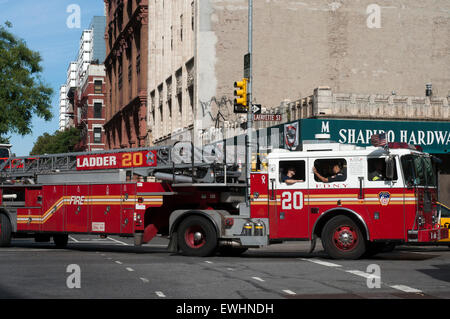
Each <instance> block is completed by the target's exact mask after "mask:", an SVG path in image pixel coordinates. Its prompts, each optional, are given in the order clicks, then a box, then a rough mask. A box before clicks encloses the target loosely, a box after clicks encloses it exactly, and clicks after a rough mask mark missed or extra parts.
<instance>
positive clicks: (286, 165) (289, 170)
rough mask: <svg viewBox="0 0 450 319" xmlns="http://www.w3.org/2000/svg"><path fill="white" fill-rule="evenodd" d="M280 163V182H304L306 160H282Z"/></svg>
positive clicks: (289, 183)
mask: <svg viewBox="0 0 450 319" xmlns="http://www.w3.org/2000/svg"><path fill="white" fill-rule="evenodd" d="M279 165H280V169H279V174H280V176H279V180H280V183H286V184H288V185H292V184H296V183H303V182H304V181H305V180H306V179H305V161H298V160H297V161H280V164H279ZM289 181H291V182H289ZM292 181H295V182H292Z"/></svg>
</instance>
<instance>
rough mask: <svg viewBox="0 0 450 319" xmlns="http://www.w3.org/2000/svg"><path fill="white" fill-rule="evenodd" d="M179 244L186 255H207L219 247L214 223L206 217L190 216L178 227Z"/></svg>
mask: <svg viewBox="0 0 450 319" xmlns="http://www.w3.org/2000/svg"><path fill="white" fill-rule="evenodd" d="M177 236H178V245H179V247H180V249H181V251H182V253H183V254H184V255H187V256H196V257H206V256H210V255H212V254H213V253H214V252H215V251H216V248H217V233H216V229H215V227H214V225H213V224H212V223H211V222H210V221H209V220H207V219H206V218H204V217H201V216H190V217H188V218H186V219H185V220H183V221H182V222H181V224H180V227H179V228H178V233H177Z"/></svg>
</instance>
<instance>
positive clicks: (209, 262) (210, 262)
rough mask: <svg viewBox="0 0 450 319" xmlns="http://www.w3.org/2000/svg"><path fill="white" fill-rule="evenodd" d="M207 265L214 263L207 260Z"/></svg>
mask: <svg viewBox="0 0 450 319" xmlns="http://www.w3.org/2000/svg"><path fill="white" fill-rule="evenodd" d="M205 263H207V264H212V263H213V262H212V261H209V260H207V261H205Z"/></svg>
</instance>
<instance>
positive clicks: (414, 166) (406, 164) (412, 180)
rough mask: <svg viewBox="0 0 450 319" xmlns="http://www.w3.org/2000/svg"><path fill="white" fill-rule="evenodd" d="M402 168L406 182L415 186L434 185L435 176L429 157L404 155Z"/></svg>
mask: <svg viewBox="0 0 450 319" xmlns="http://www.w3.org/2000/svg"><path fill="white" fill-rule="evenodd" d="M402 169H403V175H404V176H405V181H406V183H408V184H410V185H416V186H436V176H435V174H434V168H433V164H432V162H431V158H430V157H426V156H423V155H422V156H419V155H405V156H403V157H402Z"/></svg>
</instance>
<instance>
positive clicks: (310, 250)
mask: <svg viewBox="0 0 450 319" xmlns="http://www.w3.org/2000/svg"><path fill="white" fill-rule="evenodd" d="M316 242H317V235H313V238H312V239H311V246H310V247H309V252H308V254H312V253H313V251H314V249H315V248H316Z"/></svg>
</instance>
